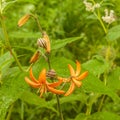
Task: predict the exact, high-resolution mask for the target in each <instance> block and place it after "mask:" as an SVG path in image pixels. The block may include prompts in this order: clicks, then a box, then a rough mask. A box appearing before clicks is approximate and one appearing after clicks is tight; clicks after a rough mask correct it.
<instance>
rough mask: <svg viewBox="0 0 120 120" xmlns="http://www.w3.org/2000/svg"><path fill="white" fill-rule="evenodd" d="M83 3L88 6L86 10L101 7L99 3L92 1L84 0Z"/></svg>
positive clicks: (91, 10)
mask: <svg viewBox="0 0 120 120" xmlns="http://www.w3.org/2000/svg"><path fill="white" fill-rule="evenodd" d="M83 3H84V5H85V7H86V11H90V12H93V11H94V10H95V9H96V8H100V4H99V3H96V4H92V3H91V2H87V0H84V1H83Z"/></svg>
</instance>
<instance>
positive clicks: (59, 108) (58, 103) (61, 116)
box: [47, 54, 64, 120]
mask: <svg viewBox="0 0 120 120" xmlns="http://www.w3.org/2000/svg"><path fill="white" fill-rule="evenodd" d="M47 58H48V60H47V62H48V67H49V70H51V62H50V56H49V54H48V55H47ZM56 99H57V107H58V111H59V115H60V118H61V120H64V118H63V114H62V109H61V105H60V98H59V95H57V94H56Z"/></svg>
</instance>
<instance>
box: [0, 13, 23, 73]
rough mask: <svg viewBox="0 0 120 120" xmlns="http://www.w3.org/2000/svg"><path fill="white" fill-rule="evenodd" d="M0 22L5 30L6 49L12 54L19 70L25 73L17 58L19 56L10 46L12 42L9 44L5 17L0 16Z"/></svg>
mask: <svg viewBox="0 0 120 120" xmlns="http://www.w3.org/2000/svg"><path fill="white" fill-rule="evenodd" d="M0 22H1V25H2V29H3V33H4V37H5V44H6V48H7V49H8V50H9V52H10V53H11V55H12V56H13V58H14V60H15V61H16V63H17V65H18V67H19V69H20V70H21V71H23V69H22V66H21V64H20V62H19V60H18V58H17V55H16V53H15V52H14V51H13V50H12V48H11V45H10V42H9V38H8V33H7V30H6V25H5V23H4V17H3V16H2V15H1V14H0Z"/></svg>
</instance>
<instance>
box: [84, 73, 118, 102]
mask: <svg viewBox="0 0 120 120" xmlns="http://www.w3.org/2000/svg"><path fill="white" fill-rule="evenodd" d="M82 89H83V90H85V91H86V92H88V93H90V92H92V93H93V94H94V93H99V94H105V95H108V96H109V97H111V98H112V99H113V100H114V101H115V102H120V98H119V97H118V95H117V94H116V93H115V92H113V91H112V89H110V88H108V87H107V86H105V85H104V84H103V82H102V81H100V80H99V79H98V78H97V77H95V76H94V75H93V74H92V73H91V72H89V75H88V76H87V77H86V79H84V80H83V85H82Z"/></svg>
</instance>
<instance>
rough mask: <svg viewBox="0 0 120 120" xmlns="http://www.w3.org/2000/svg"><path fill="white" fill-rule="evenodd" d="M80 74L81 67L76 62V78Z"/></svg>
mask: <svg viewBox="0 0 120 120" xmlns="http://www.w3.org/2000/svg"><path fill="white" fill-rule="evenodd" d="M80 72H81V65H80V62H79V61H77V60H76V73H75V75H76V76H78V75H79V74H80Z"/></svg>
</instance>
